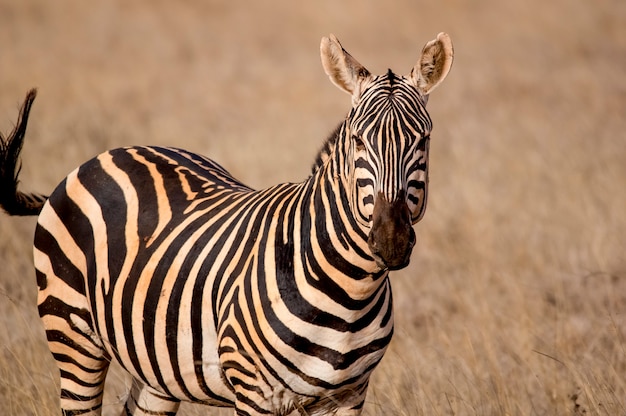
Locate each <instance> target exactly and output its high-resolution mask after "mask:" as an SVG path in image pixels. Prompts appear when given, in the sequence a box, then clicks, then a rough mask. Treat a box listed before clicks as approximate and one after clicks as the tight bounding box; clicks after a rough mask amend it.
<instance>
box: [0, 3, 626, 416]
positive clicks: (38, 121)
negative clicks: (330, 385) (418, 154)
mask: <svg viewBox="0 0 626 416" xmlns="http://www.w3.org/2000/svg"><path fill="white" fill-rule="evenodd" d="M237 3H238V2H217V1H208V2H201V1H199V0H198V1H194V0H185V1H179V2H176V3H174V2H165V1H156V2H155V1H150V2H148V1H135V2H124V1H121V0H118V1H108V2H80V1H78V0H59V1H56V2H46V1H43V0H37V1H36V0H21V1H20V2H14V1H10V0H0V52H1V56H2V59H0V128H1V129H2V131H5V132H6V131H8V130H9V129H10V128H11V126H12V124H11V123H12V122H14V120H15V117H16V114H17V108H18V105H19V103H20V101H21V99H22V98H23V96H24V94H25V92H26V91H27V89H28V88H30V87H32V86H37V87H38V88H39V98H38V99H37V102H36V104H35V109H34V112H33V114H32V118H31V124H30V127H29V136H28V140H27V143H26V147H25V149H24V154H23V161H24V168H23V174H22V184H23V186H24V187H25V188H28V189H31V190H37V191H42V192H46V191H50V190H51V189H52V188H53V187H54V186H55V184H56V183H58V182H59V181H60V180H61V179H62V178H63V176H65V174H66V173H67V172H69V171H70V170H71V169H73V168H74V167H75V166H76V165H78V164H79V163H81V162H83V161H84V160H86V159H87V158H89V157H91V156H93V155H95V154H96V153H98V152H100V151H103V150H105V149H107V148H110V147H113V146H121V145H128V144H144V143H150V144H167V145H177V146H182V147H186V148H188V149H190V150H194V151H197V152H200V153H203V154H206V155H210V156H211V157H213V158H215V159H216V160H219V161H220V162H221V163H222V164H223V165H225V166H226V167H227V168H229V169H230V170H231V171H232V172H233V173H234V174H235V175H237V176H238V177H240V178H241V179H243V180H244V181H245V182H247V183H249V184H250V185H252V186H256V187H263V186H267V185H270V184H273V183H277V182H280V181H297V180H300V179H302V178H304V177H305V176H306V175H307V174H308V171H309V166H310V163H309V162H312V161H313V157H314V154H315V152H316V150H317V148H318V146H320V144H321V142H322V140H323V139H324V138H325V136H326V134H327V133H328V132H329V131H330V130H331V129H332V128H333V127H334V126H335V124H336V123H337V122H338V121H339V120H340V119H341V117H342V116H343V114H344V113H345V112H346V111H347V109H348V106H349V98H348V96H345V95H343V94H342V93H341V92H339V91H338V90H336V89H335V88H334V87H333V86H332V85H331V84H330V83H329V82H328V80H327V79H326V77H325V75H324V73H323V71H322V69H321V65H320V63H319V57H318V52H317V48H318V42H319V39H320V37H321V36H322V35H325V34H327V33H329V32H334V33H336V34H337V35H338V37H339V38H340V39H341V40H342V42H343V43H344V45H345V46H346V47H347V49H348V50H349V51H350V52H352V53H353V55H354V56H356V57H357V59H359V60H360V61H361V62H362V63H363V64H365V65H366V66H368V67H369V69H371V70H372V71H373V72H377V73H381V72H384V71H385V70H386V69H387V67H391V68H393V69H394V70H396V71H397V72H408V70H409V68H410V67H411V66H412V65H413V64H414V61H415V60H416V59H417V57H418V54H419V51H420V48H421V47H422V45H423V44H424V43H425V42H426V41H427V40H429V39H432V38H433V37H434V36H435V35H436V34H437V32H439V31H443V30H445V31H447V32H449V33H450V34H451V36H452V39H453V41H454V42H455V47H456V61H455V64H454V66H453V68H452V72H451V74H450V77H449V79H448V80H446V82H445V84H444V85H443V86H442V87H441V88H440V89H438V90H437V91H436V92H435V93H434V94H433V97H432V99H431V101H430V104H429V109H430V112H431V116H432V117H433V119H434V122H435V132H434V134H433V142H432V146H431V148H432V159H431V174H432V178H431V198H430V202H429V209H428V214H427V215H426V217H425V219H424V221H423V222H422V223H420V225H418V227H417V231H418V239H419V242H418V247H417V250H416V252H415V253H414V256H413V260H412V263H411V265H410V267H409V268H407V269H406V270H404V271H402V272H399V273H395V275H394V276H393V284H394V289H395V295H396V296H395V300H396V309H395V310H396V317H397V335H396V337H395V338H394V342H393V344H392V347H391V349H390V351H389V353H388V354H387V356H386V357H385V359H384V360H383V363H382V365H381V366H380V368H379V370H378V371H377V372H376V373H375V376H374V379H373V382H372V389H371V394H370V396H369V403H368V405H367V408H366V409H367V411H366V413H367V414H368V415H375V414H384V415H565V414H570V415H583V414H585V415H618V414H621V415H624V414H626V378H625V376H624V374H626V341H625V337H626V316H625V314H626V133H625V132H626V116H625V114H626V113H624V111H625V109H626V77H625V76H624V75H626V74H625V72H624V68H626V25H624V22H625V21H626V3H625V2H624V1H622V0H601V1H597V2H572V1H569V0H555V1H552V2H546V1H543V0H532V1H521V0H518V1H509V2H501V1H496V0H478V1H469V0H459V1H449V2H438V3H437V4H433V2H416V1H410V0H404V1H394V2H386V3H385V5H384V6H382V7H381V6H378V3H375V2H372V1H357V0H349V1H344V2H335V1H332V0H321V1H316V2H309V3H308V4H304V3H302V4H301V3H300V2H289V1H286V0H283V1H277V2H272V3H271V4H267V3H266V2H257V3H251V2H250V3H251V4H246V5H242V6H238V5H236V4H237ZM420 3H423V4H420ZM33 229H34V219H32V218H28V219H16V218H8V217H6V216H2V217H0V265H1V266H2V269H1V270H2V273H1V277H0V334H2V335H0V402H2V404H3V410H4V412H5V414H14V415H53V414H56V413H57V412H58V410H57V406H58V405H57V392H56V390H57V385H58V381H57V373H56V369H55V367H54V365H53V363H52V359H51V358H50V356H49V355H48V352H47V349H46V345H45V341H44V334H43V331H42V329H41V326H40V323H39V321H38V318H37V315H36V308H35V292H36V288H35V279H34V276H33V271H32V265H31V255H30V250H31V249H30V242H31V239H32V234H33ZM113 378H114V383H111V384H112V386H111V390H110V391H109V392H108V396H107V399H106V403H107V405H106V406H105V414H115V413H116V412H117V411H118V409H119V403H120V399H119V398H118V396H123V395H124V394H125V383H126V382H125V380H124V378H123V377H122V376H121V375H119V374H114V375H113ZM202 410H205V409H202V408H199V407H196V406H183V410H182V411H181V413H182V414H187V415H195V414H201V412H202ZM219 414H222V413H219ZM224 414H230V413H229V412H225V413H224Z"/></svg>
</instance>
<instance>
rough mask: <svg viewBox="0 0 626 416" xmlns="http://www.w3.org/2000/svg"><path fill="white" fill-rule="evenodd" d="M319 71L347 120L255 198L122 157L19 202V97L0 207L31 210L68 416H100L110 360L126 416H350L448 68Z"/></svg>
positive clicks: (327, 62)
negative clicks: (216, 409) (211, 415)
mask: <svg viewBox="0 0 626 416" xmlns="http://www.w3.org/2000/svg"><path fill="white" fill-rule="evenodd" d="M321 51H322V61H323V64H324V68H325V70H326V72H327V74H328V75H329V77H330V78H331V80H332V81H333V83H335V84H336V85H337V86H339V87H340V88H341V89H343V90H345V91H346V92H348V93H350V94H351V95H352V99H353V108H352V109H351V111H350V113H349V114H348V116H347V117H346V119H345V120H344V121H343V122H342V123H341V124H340V126H339V127H338V129H337V130H336V131H335V132H333V134H332V135H331V137H330V138H329V139H328V140H327V142H326V143H325V146H324V147H323V149H322V151H321V152H320V154H319V155H318V158H317V163H316V166H315V167H314V170H313V174H312V175H311V177H309V178H308V179H307V180H305V181H304V182H302V183H297V184H292V183H285V184H280V185H277V186H274V187H271V188H268V189H265V190H260V191H256V190H253V189H250V188H249V187H247V186H245V185H244V184H242V183H241V182H239V181H238V180H236V179H234V178H233V177H232V176H231V175H230V174H229V173H228V172H227V171H226V170H225V169H224V168H222V167H221V166H219V165H218V164H217V163H215V162H213V161H211V160H210V159H207V158H205V157H203V156H199V155H196V154H193V153H190V152H187V151H185V150H181V149H175V148H162V147H149V146H146V147H128V148H121V149H115V150H111V151H108V152H105V153H103V154H101V155H99V156H97V157H95V158H94V159H92V160H90V161H88V162H86V163H85V164H83V165H81V166H80V167H79V168H77V169H76V170H74V171H73V172H72V173H70V174H69V175H68V176H67V178H66V179H65V180H64V181H63V182H62V183H61V184H60V185H59V186H58V187H57V188H56V189H55V190H54V192H53V193H52V194H51V195H50V196H49V198H45V197H38V196H33V195H31V194H25V193H22V192H20V191H18V190H17V178H16V174H15V172H16V169H15V167H16V164H17V162H16V161H17V156H18V154H19V150H20V148H21V142H22V140H23V136H24V132H25V128H26V121H27V119H28V112H29V111H30V106H31V104H32V100H33V99H34V93H33V94H32V95H29V96H28V97H27V100H26V104H25V106H24V108H23V109H22V113H21V114H20V121H19V122H18V125H17V127H16V130H15V131H14V132H13V133H12V134H11V135H10V136H9V137H8V138H6V139H4V138H2V148H0V156H1V159H0V166H2V170H1V171H0V182H1V183H0V184H1V185H2V188H0V191H1V192H0V193H1V195H2V196H1V197H0V198H1V200H0V205H2V206H3V208H4V209H5V210H6V211H7V212H9V213H10V214H32V213H36V212H39V211H41V212H40V214H39V219H38V223H37V228H36V231H35V243H34V260H35V268H36V271H37V284H38V287H39V298H38V304H39V313H40V315H41V318H42V320H43V323H44V327H45V328H46V334H47V338H48V343H49V347H50V350H51V352H52V354H53V357H54V359H55V360H56V362H57V365H58V367H59V369H60V375H61V407H62V409H63V411H64V413H65V414H87V413H90V414H91V413H93V414H99V412H100V410H101V404H102V394H103V385H104V379H105V376H106V370H107V368H108V365H109V362H110V360H111V359H115V360H116V361H118V362H119V363H120V364H121V365H122V366H123V368H124V369H125V370H126V371H128V372H129V373H130V374H131V375H132V377H133V388H132V390H131V394H130V395H129V398H128V401H127V403H126V411H127V413H128V414H134V415H139V414H174V413H175V412H176V410H177V409H178V405H179V403H180V401H194V402H203V403H206V404H210V405H217V406H234V407H235V409H236V413H237V414H239V415H263V414H273V415H287V414H292V413H293V414H307V415H326V414H337V415H358V414H360V413H361V411H362V408H363V404H364V400H365V395H366V391H367V386H368V380H369V377H370V374H371V372H372V371H373V370H374V368H375V367H376V365H377V364H378V362H379V361H380V359H381V358H382V356H383V354H384V351H385V348H386V346H387V345H388V343H389V341H390V339H391V336H392V333H393V311H392V296H391V287H390V282H389V277H388V275H389V271H390V270H394V269H399V268H402V267H405V266H406V265H407V264H408V261H409V259H410V254H411V251H412V248H413V245H414V242H415V233H414V231H413V229H412V224H414V223H415V222H417V221H418V220H419V219H421V217H422V215H423V213H424V209H425V204H426V196H427V184H428V177H427V174H428V163H427V162H428V144H429V136H430V131H431V128H432V126H431V121H430V118H429V116H428V114H427V112H426V111H425V104H426V98H427V97H428V94H429V93H430V92H431V91H432V89H433V88H434V87H436V86H437V85H438V84H439V82H441V81H442V80H443V78H445V76H446V74H447V72H448V70H449V68H450V65H451V61H452V47H451V43H450V40H449V38H448V37H447V35H445V34H440V35H439V36H438V37H437V39H435V40H434V41H431V42H430V43H428V44H427V45H426V46H425V47H424V50H423V52H422V57H421V58H420V61H418V64H417V65H416V66H415V68H414V69H413V71H412V72H411V74H410V75H408V76H406V77H400V76H397V75H395V74H394V73H393V72H391V71H389V72H388V73H387V74H385V75H381V76H373V75H371V74H369V72H368V71H367V70H366V69H365V68H364V67H362V66H361V65H360V64H359V63H358V62H357V61H356V60H354V58H352V57H351V56H350V55H349V54H348V53H347V52H345V50H343V48H342V47H341V45H340V44H339V42H338V41H337V40H336V39H335V38H334V37H332V36H331V37H330V38H325V39H323V41H322V47H321Z"/></svg>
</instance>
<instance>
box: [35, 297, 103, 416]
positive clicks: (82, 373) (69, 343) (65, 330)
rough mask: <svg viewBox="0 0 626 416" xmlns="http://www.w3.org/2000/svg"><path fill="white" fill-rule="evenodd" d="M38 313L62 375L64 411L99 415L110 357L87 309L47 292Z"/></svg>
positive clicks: (74, 413)
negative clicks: (63, 300)
mask: <svg viewBox="0 0 626 416" xmlns="http://www.w3.org/2000/svg"><path fill="white" fill-rule="evenodd" d="M39 313H40V315H41V319H42V321H43V324H44V327H45V329H46V337H47V339H48V347H49V349H50V352H51V353H52V357H53V358H54V359H55V361H56V364H57V367H58V368H59V372H60V376H61V381H60V385H61V386H60V387H61V409H62V411H63V415H66V416H69V415H100V413H101V410H102V409H101V407H102V395H103V392H104V379H105V377H106V374H107V370H108V368H109V364H110V358H109V355H108V354H107V352H106V351H105V350H104V349H103V348H102V344H101V341H100V339H99V337H97V336H96V335H95V334H94V332H93V329H92V326H91V317H90V315H89V312H87V311H86V310H85V309H80V308H72V307H70V306H68V305H66V304H63V303H62V302H61V301H59V299H58V298H55V297H53V296H48V297H45V298H44V300H43V301H41V302H40V304H39Z"/></svg>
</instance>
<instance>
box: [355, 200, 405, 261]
mask: <svg viewBox="0 0 626 416" xmlns="http://www.w3.org/2000/svg"><path fill="white" fill-rule="evenodd" d="M367 243H368V245H369V248H370V250H371V252H372V255H373V256H374V259H375V260H376V262H377V263H378V265H379V266H381V267H384V268H387V269H390V270H398V269H402V268H404V267H406V266H407V265H408V264H409V260H410V259H411V251H412V250H413V246H414V245H415V231H413V227H412V224H411V213H410V211H409V207H408V205H407V204H406V198H405V194H404V191H400V193H399V194H398V196H397V198H396V200H395V201H393V202H388V201H387V200H386V199H385V197H384V195H383V194H382V193H379V194H378V196H377V197H376V202H375V204H374V215H373V218H372V230H371V231H370V234H369V237H368V239H367Z"/></svg>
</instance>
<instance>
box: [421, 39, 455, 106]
mask: <svg viewBox="0 0 626 416" xmlns="http://www.w3.org/2000/svg"><path fill="white" fill-rule="evenodd" d="M453 59H454V49H453V47H452V40H450V36H448V34H447V33H443V32H442V33H440V34H438V35H437V39H433V40H431V41H430V42H428V43H427V44H426V45H425V46H424V49H422V56H421V57H420V59H419V60H418V61H417V64H416V65H415V66H414V67H413V70H412V71H411V76H410V77H411V79H412V80H413V83H414V84H415V86H416V87H417V88H418V89H419V90H420V92H421V93H422V94H423V95H428V94H430V93H431V92H432V90H434V89H435V88H436V87H437V86H438V85H439V84H440V83H441V82H442V81H443V80H444V79H445V78H446V76H447V75H448V72H449V71H450V67H451V66H452V61H453Z"/></svg>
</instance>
